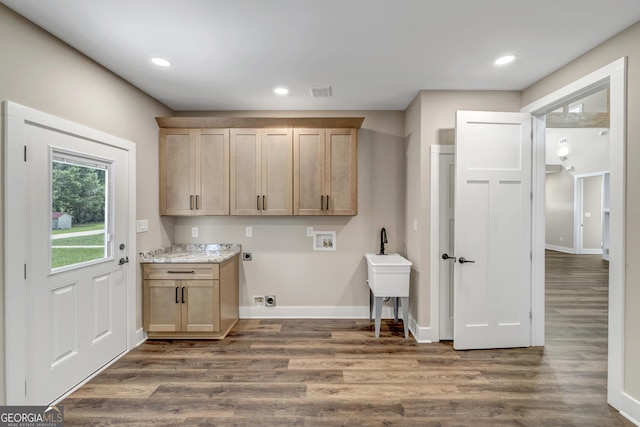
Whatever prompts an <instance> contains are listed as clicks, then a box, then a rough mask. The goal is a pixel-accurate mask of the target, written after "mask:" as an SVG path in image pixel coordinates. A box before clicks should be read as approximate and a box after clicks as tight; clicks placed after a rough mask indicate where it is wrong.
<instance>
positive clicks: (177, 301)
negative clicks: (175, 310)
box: [176, 286, 180, 304]
mask: <svg viewBox="0 0 640 427" xmlns="http://www.w3.org/2000/svg"><path fill="white" fill-rule="evenodd" d="M179 302H180V301H179V300H178V287H177V286H176V304H178V303H179Z"/></svg>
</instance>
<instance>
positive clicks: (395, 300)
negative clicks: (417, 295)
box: [393, 297, 404, 323]
mask: <svg viewBox="0 0 640 427" xmlns="http://www.w3.org/2000/svg"><path fill="white" fill-rule="evenodd" d="M398 300H399V298H398V297H393V320H395V322H396V323H398ZM403 307H404V306H403Z"/></svg>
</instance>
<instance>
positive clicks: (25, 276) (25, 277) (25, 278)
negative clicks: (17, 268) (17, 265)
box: [24, 264, 27, 280]
mask: <svg viewBox="0 0 640 427" xmlns="http://www.w3.org/2000/svg"><path fill="white" fill-rule="evenodd" d="M24 280H27V264H25V265H24Z"/></svg>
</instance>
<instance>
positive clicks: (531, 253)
mask: <svg viewBox="0 0 640 427" xmlns="http://www.w3.org/2000/svg"><path fill="white" fill-rule="evenodd" d="M529 259H530V260H531V261H533V252H529Z"/></svg>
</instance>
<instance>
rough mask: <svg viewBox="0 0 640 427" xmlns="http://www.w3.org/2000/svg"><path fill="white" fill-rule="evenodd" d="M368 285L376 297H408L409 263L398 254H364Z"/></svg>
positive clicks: (410, 264)
mask: <svg viewBox="0 0 640 427" xmlns="http://www.w3.org/2000/svg"><path fill="white" fill-rule="evenodd" d="M365 258H366V259H367V272H368V283H369V288H371V292H373V295H374V296H376V297H408V296H409V274H410V272H411V266H412V265H413V264H412V263H411V261H409V260H408V259H406V258H404V257H403V256H402V255H400V254H389V255H378V254H365Z"/></svg>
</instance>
